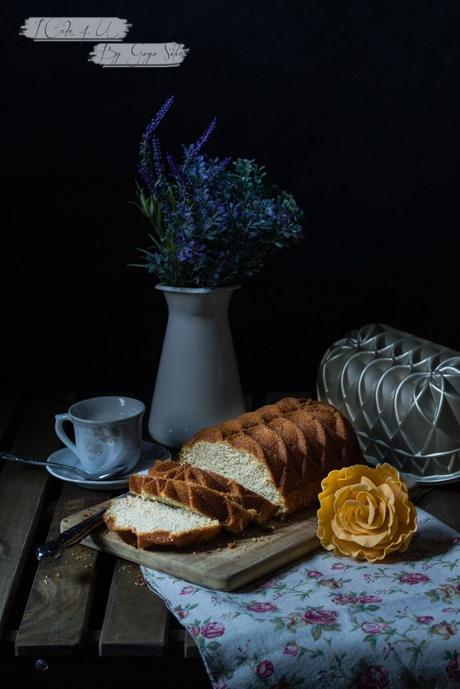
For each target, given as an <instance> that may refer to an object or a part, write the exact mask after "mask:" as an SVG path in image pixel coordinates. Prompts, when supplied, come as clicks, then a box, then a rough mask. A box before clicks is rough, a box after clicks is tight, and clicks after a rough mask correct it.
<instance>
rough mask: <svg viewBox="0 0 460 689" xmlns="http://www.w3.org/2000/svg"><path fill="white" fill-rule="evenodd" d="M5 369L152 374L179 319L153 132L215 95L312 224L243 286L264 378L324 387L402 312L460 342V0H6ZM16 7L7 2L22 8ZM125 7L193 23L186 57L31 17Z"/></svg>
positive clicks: (128, 379) (201, 121)
mask: <svg viewBox="0 0 460 689" xmlns="http://www.w3.org/2000/svg"><path fill="white" fill-rule="evenodd" d="M2 9H3V12H4V18H5V14H6V21H4V22H3V29H2V42H3V48H4V51H6V61H5V62H4V65H5V64H6V65H7V68H6V67H4V69H3V78H4V79H5V80H6V83H4V89H3V92H4V94H5V95H6V97H5V98H4V99H3V103H2V112H3V128H2V140H3V144H4V147H3V148H4V151H5V149H6V155H4V156H3V161H2V166H1V167H2V177H3V182H2V186H3V190H4V197H5V204H4V207H3V211H2V217H3V230H2V234H3V239H4V242H3V250H2V259H3V260H2V271H1V273H2V274H1V277H2V298H1V306H2V321H1V322H2V324H3V328H2V330H3V335H2V348H3V357H2V372H1V373H2V378H3V382H4V385H5V386H6V387H8V388H11V389H16V388H19V389H25V390H30V389H32V390H35V389H39V390H53V389H60V390H64V389H67V390H72V389H73V390H77V391H79V392H80V393H84V392H85V391H94V390H99V391H105V390H125V391H133V392H137V393H139V394H141V393H142V394H147V393H149V392H150V391H151V389H153V382H154V377H155V372H156V367H157V364H158V359H159V353H160V349H161V342H162V338H163V333H164V328H165V324H166V306H165V304H164V298H163V295H162V294H160V293H158V292H157V291H155V290H154V284H155V280H154V278H153V277H152V276H149V275H148V274H147V273H146V272H144V271H141V270H140V269H135V268H129V267H127V264H128V263H130V262H135V261H136V260H137V252H136V247H138V246H146V244H147V236H146V233H147V231H148V229H147V226H146V224H145V221H144V220H143V218H142V217H141V216H140V215H139V214H138V213H137V211H136V210H135V209H134V207H133V206H130V205H128V203H127V201H129V200H132V199H134V180H135V176H136V166H137V149H138V141H139V136H140V134H141V132H142V130H143V128H144V126H145V124H146V122H147V121H148V119H149V118H150V116H151V115H152V114H153V113H154V112H155V111H156V110H157V109H158V107H159V106H160V105H161V103H162V102H163V101H164V100H165V98H166V97H167V96H169V95H170V94H175V97H176V101H175V105H174V107H173V110H172V111H171V113H170V114H169V115H168V117H167V119H166V120H165V121H164V123H163V124H162V127H161V130H160V133H161V140H162V143H163V145H164V148H166V149H169V150H172V151H174V150H176V151H177V150H178V147H179V144H180V143H181V142H186V143H188V142H190V141H191V140H193V139H194V138H195V137H196V136H197V135H198V134H199V133H200V132H201V131H202V129H203V128H204V127H205V126H206V124H207V123H208V121H209V120H210V118H211V117H212V116H213V115H217V117H218V129H217V131H216V134H215V136H214V137H213V139H212V141H211V142H210V145H209V146H208V148H207V151H208V152H209V153H212V154H215V155H222V156H225V155H228V154H229V155H232V156H235V157H236V156H244V157H254V158H256V159H257V160H258V161H259V162H261V163H263V164H265V165H266V166H267V168H268V170H269V173H270V179H271V180H272V181H274V182H276V183H277V184H278V185H279V186H281V187H284V188H286V189H287V190H289V191H291V192H292V193H293V194H294V195H295V197H296V199H297V200H298V203H299V205H301V206H302V207H303V209H304V211H305V220H304V234H305V239H304V240H303V241H302V242H301V244H299V245H298V246H297V247H296V248H295V249H292V250H288V251H286V252H285V253H284V254H282V255H281V254H279V255H277V256H274V257H273V259H272V260H270V261H269V263H268V264H267V266H266V269H265V271H264V272H263V273H261V274H260V276H258V277H257V278H256V279H252V280H248V281H247V283H246V284H245V285H244V288H243V289H241V290H240V291H238V292H237V293H235V295H234V297H233V300H232V305H231V311H230V316H231V324H232V330H233V334H234V340H235V347H236V351H237V356H238V360H239V364H240V370H241V376H242V381H243V387H244V388H245V389H246V390H264V389H271V390H280V391H282V390H290V389H291V390H292V389H303V388H308V387H311V386H312V384H313V381H314V378H315V374H316V370H317V366H318V363H319V360H320V357H321V355H322V353H323V352H324V350H325V349H326V348H327V346H328V345H329V344H331V343H332V342H333V341H334V340H335V339H337V338H339V337H340V336H341V335H342V334H344V333H345V332H346V331H347V330H349V329H351V328H354V327H359V326H361V325H363V324H365V323H367V322H385V323H389V324H391V325H393V326H396V327H400V328H402V329H404V330H408V331H411V332H414V333H416V334H418V335H421V336H424V337H427V338H429V339H432V340H434V341H440V342H443V343H444V344H446V345H448V346H451V347H453V348H456V349H460V333H459V328H458V307H457V305H458V293H459V288H458V285H457V274H458V270H457V265H458V241H457V236H458V232H459V229H458V186H459V181H460V179H459V168H458V152H459V151H458V149H459V126H460V125H459V108H460V98H459V95H460V94H459V86H460V82H459V76H460V75H459V71H460V70H459V67H460V64H459V63H460V42H459V38H460V5H459V3H458V2H457V1H456V0H437V1H435V0H433V1H432V2H425V1H424V0H417V1H416V2H405V1H401V0H399V1H397V2H396V1H392V0H387V1H386V2H369V1H368V0H354V1H348V2H340V1H338V2H337V1H336V2H328V1H327V0H305V1H301V0H256V1H253V2H248V1H247V0H232V1H231V2H230V0H226V1H223V0H207V2H206V1H204V0H162V1H161V2H160V1H159V0H149V1H148V2H147V1H146V0H144V1H142V2H140V1H139V0H136V1H133V2H129V3H128V2H125V3H121V2H118V1H114V0H112V1H108V0H107V1H106V2H89V1H88V0H85V1H83V0H79V1H78V2H62V1H61V2H57V1H56V2H52V1H50V0H46V1H43V2H33V3H32V2H23V1H22V0H16V1H15V2H14V4H9V5H2ZM5 10H6V12H5ZM37 15H40V16H41V15H43V16H120V17H125V18H127V19H128V21H130V22H132V24H133V28H132V30H131V32H130V33H129V35H128V37H127V39H126V40H128V41H138V42H161V41H178V42H181V43H185V44H186V46H187V47H189V48H190V52H189V55H188V57H187V58H186V60H185V62H184V63H183V65H182V66H181V67H179V68H177V69H162V70H161V69H118V70H111V69H102V68H100V67H99V66H96V65H93V64H91V63H89V62H88V61H87V56H88V53H89V51H90V49H91V47H92V44H88V43H84V44H79V43H72V44H63V43H55V44H44V43H34V42H32V41H31V40H30V39H26V38H24V37H19V36H18V31H19V27H20V25H21V24H22V23H23V22H24V20H25V18H26V17H28V16H37Z"/></svg>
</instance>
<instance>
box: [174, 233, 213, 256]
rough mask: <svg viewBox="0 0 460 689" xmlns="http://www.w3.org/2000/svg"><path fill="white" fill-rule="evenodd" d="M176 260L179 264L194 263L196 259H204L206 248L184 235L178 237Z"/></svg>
mask: <svg viewBox="0 0 460 689" xmlns="http://www.w3.org/2000/svg"><path fill="white" fill-rule="evenodd" d="M176 246H177V247H178V249H177V252H176V258H177V260H178V261H179V263H193V261H194V260H195V259H196V258H202V257H204V255H205V253H204V251H205V248H206V247H205V246H204V245H203V244H200V243H199V242H197V241H195V240H194V239H187V238H186V237H185V236H184V235H183V234H182V235H179V236H178V237H177V241H176Z"/></svg>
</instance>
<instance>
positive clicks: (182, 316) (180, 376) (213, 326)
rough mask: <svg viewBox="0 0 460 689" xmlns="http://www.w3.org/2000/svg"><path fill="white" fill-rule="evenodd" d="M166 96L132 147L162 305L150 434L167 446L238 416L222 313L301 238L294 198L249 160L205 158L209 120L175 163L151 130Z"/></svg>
mask: <svg viewBox="0 0 460 689" xmlns="http://www.w3.org/2000/svg"><path fill="white" fill-rule="evenodd" d="M172 103H173V98H172V97H171V98H168V100H166V101H165V103H164V104H163V105H162V107H161V108H160V110H159V111H158V112H157V113H156V115H155V116H154V117H153V118H152V120H151V121H150V122H149V124H148V126H147V128H146V130H145V132H144V133H143V135H142V138H141V143H140V149H139V154H140V162H139V174H140V177H141V179H142V184H138V185H137V196H138V201H137V204H136V205H137V206H138V208H139V209H140V211H141V212H142V214H143V215H144V216H145V217H146V218H147V220H148V222H149V224H150V227H151V231H150V234H149V237H150V242H151V243H150V245H149V246H148V247H147V248H146V249H140V251H141V254H142V259H143V261H142V263H140V264H136V265H139V266H141V267H144V268H146V269H147V270H148V271H149V273H153V274H154V275H155V276H156V277H157V278H158V279H159V281H160V282H159V284H157V285H156V287H157V289H160V290H162V291H163V292H164V294H165V297H166V301H167V304H168V308H169V318H168V326H167V330H166V335H165V340H164V343H163V350H162V354H161V360H160V366H159V370H158V374H157V379H156V384H155V391H154V395H153V404H152V409H151V413H150V420H149V431H150V434H151V435H152V437H153V438H154V439H155V440H157V441H159V442H162V443H164V444H166V445H170V446H179V445H181V444H182V443H183V442H184V441H185V440H186V439H187V438H188V437H189V436H191V435H192V434H193V433H194V432H196V431H197V430H199V429H200V428H203V427H204V426H209V425H213V424H215V423H218V422H219V421H222V420H223V419H225V418H231V417H233V416H237V415H238V414H240V413H242V412H243V411H244V402H243V395H242V391H241V384H240V380H239V374H238V368H237V364H236V358H235V353H234V349H233V343H232V338H231V333H230V328H229V325H228V318H227V309H228V304H229V300H230V297H231V295H232V292H233V291H234V290H235V289H236V288H237V287H238V286H239V283H240V282H242V281H243V280H244V279H246V278H249V277H251V276H253V275H255V274H256V273H258V272H259V271H260V270H261V268H262V267H263V264H264V261H265V259H266V258H267V256H268V255H270V254H271V253H273V252H274V251H278V250H280V249H283V248H285V247H287V246H288V245H289V244H290V243H292V242H295V241H297V240H299V239H300V238H301V236H302V229H301V226H300V224H299V223H300V220H301V218H302V212H301V210H300V209H299V207H298V206H297V204H296V202H295V200H294V198H293V197H292V196H291V195H290V194H288V193H287V192H285V191H281V190H279V189H278V188H277V187H275V186H272V185H269V184H267V182H266V171H265V169H264V167H263V166H261V165H258V164H257V163H256V162H255V161H254V160H246V159H242V158H238V159H236V160H231V159H230V158H223V159H219V158H216V157H210V156H207V155H205V154H204V153H203V149H204V147H205V145H206V144H207V142H208V140H209V138H210V137H211V135H212V133H213V132H214V129H215V127H216V118H214V119H212V120H211V122H210V123H209V125H208V126H207V127H206V129H205V130H204V132H203V133H202V134H201V136H200V137H199V138H198V139H197V141H195V142H194V143H192V144H190V145H188V146H186V145H183V146H182V152H181V156H180V159H179V160H178V159H177V158H176V157H175V156H174V155H173V154H172V153H169V152H168V153H164V152H163V150H162V146H161V145H160V141H159V139H158V136H157V133H156V132H157V128H158V126H159V124H160V123H161V121H162V120H163V118H164V117H165V115H166V114H167V112H168V111H169V109H170V107H171V105H172Z"/></svg>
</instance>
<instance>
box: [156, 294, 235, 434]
mask: <svg viewBox="0 0 460 689" xmlns="http://www.w3.org/2000/svg"><path fill="white" fill-rule="evenodd" d="M156 289H159V290H161V291H163V293H164V295H165V298H166V302H167V305H168V311H169V315H168V324H167V328H166V334H165V338H164V342H163V349H162V352H161V358H160V364H159V368H158V373H157V378H156V382H155V390H154V393H153V400H152V407H151V410H150V417H149V425H148V427H149V432H150V435H151V436H152V438H154V439H155V440H156V441H158V442H160V443H163V444H164V445H168V446H169V447H179V446H180V445H182V443H183V442H184V441H185V440H187V438H189V437H190V436H192V435H193V434H194V433H195V432H196V431H198V430H200V429H201V428H204V427H206V426H211V425H213V424H216V423H218V422H219V421H223V420H224V419H229V418H232V417H233V416H237V415H238V414H241V413H242V412H243V411H244V410H245V408H244V400H243V394H242V391H241V383H240V376H239V372H238V366H237V363H236V358H235V350H234V348H233V341H232V335H231V332H230V326H229V323H228V304H229V302H230V298H231V296H232V294H233V292H234V290H235V289H237V287H221V288H216V289H192V288H180V287H167V286H165V285H157V286H156Z"/></svg>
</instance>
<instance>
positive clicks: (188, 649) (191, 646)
mask: <svg viewBox="0 0 460 689" xmlns="http://www.w3.org/2000/svg"><path fill="white" fill-rule="evenodd" d="M199 655H200V653H199V651H198V646H197V645H196V643H195V640H194V639H193V637H191V636H190V634H189V633H188V632H185V636H184V658H198V657H199Z"/></svg>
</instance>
